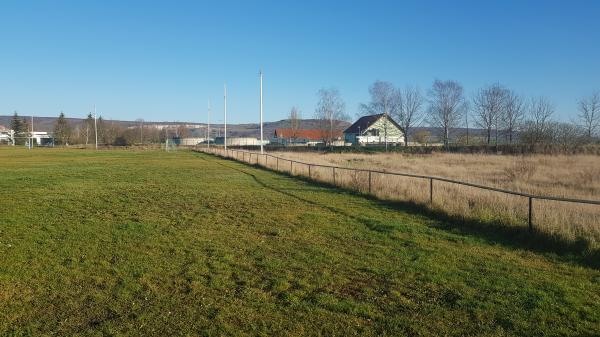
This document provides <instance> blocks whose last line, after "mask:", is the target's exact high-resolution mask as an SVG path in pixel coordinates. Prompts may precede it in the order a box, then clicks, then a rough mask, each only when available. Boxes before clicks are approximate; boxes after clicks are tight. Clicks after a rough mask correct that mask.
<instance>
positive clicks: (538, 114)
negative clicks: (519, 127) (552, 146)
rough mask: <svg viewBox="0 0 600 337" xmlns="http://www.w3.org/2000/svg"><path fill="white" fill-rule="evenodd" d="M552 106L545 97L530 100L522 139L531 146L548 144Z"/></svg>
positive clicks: (550, 136)
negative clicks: (542, 143)
mask: <svg viewBox="0 0 600 337" xmlns="http://www.w3.org/2000/svg"><path fill="white" fill-rule="evenodd" d="M552 115H554V106H553V105H552V103H550V101H549V100H548V99H547V98H545V97H538V98H532V99H531V103H530V104H529V120H528V121H526V123H525V125H524V130H523V132H522V137H521V138H522V139H523V140H524V141H525V142H528V143H531V144H537V143H541V142H550V141H551V138H552V135H551V122H552Z"/></svg>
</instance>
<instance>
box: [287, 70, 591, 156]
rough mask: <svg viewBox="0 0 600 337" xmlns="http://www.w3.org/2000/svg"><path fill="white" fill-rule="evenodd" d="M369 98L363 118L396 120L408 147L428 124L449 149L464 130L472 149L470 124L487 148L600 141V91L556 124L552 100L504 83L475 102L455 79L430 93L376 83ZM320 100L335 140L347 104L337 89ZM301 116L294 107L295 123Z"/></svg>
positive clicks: (479, 94)
mask: <svg viewBox="0 0 600 337" xmlns="http://www.w3.org/2000/svg"><path fill="white" fill-rule="evenodd" d="M369 94H370V96H371V100H370V101H369V102H368V103H364V104H361V105H360V107H359V111H360V112H359V117H360V116H363V115H372V114H385V115H387V116H389V117H391V118H392V119H394V120H395V121H396V122H397V123H398V125H400V128H401V130H402V132H403V133H404V134H405V135H406V137H405V145H408V142H409V136H410V135H411V130H412V128H414V127H416V126H423V125H428V126H431V127H436V128H439V129H440V130H441V137H440V138H441V139H440V140H441V142H443V143H444V145H446V146H447V145H448V144H449V143H450V139H451V131H453V130H455V129H458V128H464V130H465V131H466V133H465V134H463V135H462V136H463V137H461V138H462V139H464V142H466V144H469V128H470V127H471V125H470V124H469V123H470V121H471V123H473V124H474V126H476V127H477V128H478V129H482V130H483V132H484V139H483V141H484V142H485V143H487V144H492V143H493V144H499V143H500V142H505V143H511V144H512V143H513V142H515V141H517V140H518V141H519V142H522V143H529V144H539V143H558V144H563V145H568V144H583V143H589V142H593V141H597V140H598V137H599V136H600V135H599V132H600V92H596V93H594V94H592V95H590V96H587V97H584V98H582V99H581V100H579V102H578V110H579V114H578V115H577V116H573V117H574V118H573V120H572V121H570V122H559V121H557V120H555V118H554V117H555V108H554V105H553V104H552V103H551V102H550V100H549V99H547V98H545V97H532V98H529V99H527V98H525V97H524V96H522V95H520V94H518V93H516V92H515V91H514V90H511V89H508V88H506V87H505V86H503V85H501V84H499V83H494V84H491V85H488V86H486V87H484V88H481V89H479V90H478V91H477V92H476V93H475V94H474V95H473V97H472V98H471V99H468V98H467V97H466V95H465V92H464V88H463V86H462V85H461V84H460V83H458V82H456V81H452V80H448V81H441V80H436V81H434V82H433V85H432V86H431V88H430V89H429V90H428V91H427V93H426V94H423V93H422V92H421V91H420V90H419V88H417V87H413V86H407V87H405V88H403V89H399V88H396V87H395V86H394V85H393V84H392V83H390V82H385V81H376V82H374V83H373V84H372V85H371V86H370V87H369ZM317 96H318V98H319V100H318V103H317V108H316V109H315V118H317V119H318V120H319V121H321V124H322V126H323V129H326V130H329V134H330V138H331V136H333V130H334V129H335V127H336V123H337V121H341V120H347V119H348V116H347V114H346V112H345V104H344V101H343V100H342V98H341V96H340V93H339V91H338V90H337V89H335V88H331V89H321V90H319V92H318V93H317ZM297 115H298V111H297V109H296V108H294V109H293V111H292V114H291V115H290V119H295V118H297V117H295V116H297ZM473 138H474V137H471V143H473ZM478 138H480V137H478ZM500 138H502V139H500Z"/></svg>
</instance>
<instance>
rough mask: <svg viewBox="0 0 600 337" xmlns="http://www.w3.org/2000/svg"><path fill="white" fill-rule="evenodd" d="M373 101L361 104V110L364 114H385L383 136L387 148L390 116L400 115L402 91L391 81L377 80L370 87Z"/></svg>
mask: <svg viewBox="0 0 600 337" xmlns="http://www.w3.org/2000/svg"><path fill="white" fill-rule="evenodd" d="M369 94H370V95H371V101H370V102H369V103H367V104H361V105H360V110H361V111H362V115H378V114H383V115H384V116H385V117H386V118H385V119H384V121H383V138H384V141H385V146H386V150H387V138H388V137H387V136H388V135H387V131H388V123H389V120H388V117H389V116H399V115H400V113H401V107H402V96H401V95H402V93H401V92H400V91H399V90H397V89H396V88H394V85H393V84H392V83H390V82H384V81H375V83H373V84H372V85H371V86H370V87H369Z"/></svg>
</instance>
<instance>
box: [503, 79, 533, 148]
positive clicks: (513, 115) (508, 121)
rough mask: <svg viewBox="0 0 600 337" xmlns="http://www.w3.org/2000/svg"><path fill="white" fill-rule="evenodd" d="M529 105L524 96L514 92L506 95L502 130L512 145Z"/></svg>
mask: <svg viewBox="0 0 600 337" xmlns="http://www.w3.org/2000/svg"><path fill="white" fill-rule="evenodd" d="M526 110H527V104H526V103H525V99H523V97H522V96H520V95H518V94H516V93H515V92H513V91H509V92H508V93H507V95H506V102H505V108H504V112H503V114H502V118H501V119H502V128H503V129H504V133H505V135H506V137H507V138H508V142H509V143H510V144H512V142H513V139H514V136H515V132H516V131H517V130H518V129H519V126H520V125H521V124H522V123H523V119H524V118H525V112H526Z"/></svg>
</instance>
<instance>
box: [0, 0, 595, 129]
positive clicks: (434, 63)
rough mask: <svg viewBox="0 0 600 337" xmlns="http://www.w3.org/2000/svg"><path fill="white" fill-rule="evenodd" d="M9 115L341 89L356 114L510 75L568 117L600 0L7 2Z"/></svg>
mask: <svg viewBox="0 0 600 337" xmlns="http://www.w3.org/2000/svg"><path fill="white" fill-rule="evenodd" d="M0 44H1V46H2V47H1V49H0V50H1V52H0V114H11V113H12V112H13V110H18V111H19V113H20V114H22V115H30V114H34V115H40V116H54V115H57V114H58V113H59V112H60V111H61V110H64V112H65V113H66V114H67V116H71V117H83V116H85V114H86V113H87V112H88V111H90V109H91V107H92V105H93V104H94V103H96V104H97V105H98V111H99V112H100V113H101V114H102V115H104V116H105V117H107V118H115V119H136V118H144V119H146V120H173V121H205V120H206V101H207V99H208V98H210V99H211V100H212V101H213V109H214V114H215V117H214V118H213V121H216V120H218V119H221V116H222V107H223V95H222V87H223V83H224V82H227V85H228V91H229V101H228V105H229V116H230V121H231V122H253V121H257V120H258V71H259V69H260V68H262V69H263V71H264V74H265V78H264V80H265V83H264V91H265V94H264V100H265V119H266V120H278V119H283V118H285V117H286V115H287V114H288V112H289V109H290V108H291V106H293V105H296V106H298V107H299V108H300V109H301V111H302V115H303V117H305V118H307V117H312V115H313V111H314V107H315V103H316V91H317V90H318V89H319V88H321V87H329V86H335V87H337V88H338V89H339V90H340V91H341V93H342V95H343V98H344V100H345V101H346V105H347V110H348V113H349V114H350V115H351V116H353V117H354V116H355V114H356V112H357V110H358V108H357V107H358V104H359V103H360V102H364V101H366V100H368V93H367V89H368V86H369V84H371V83H372V82H373V81H374V80H377V79H380V80H387V81H391V82H393V83H395V84H396V85H400V86H404V85H406V84H411V85H418V86H419V87H421V88H422V89H423V90H426V89H427V88H428V87H429V86H430V85H431V83H432V81H433V80H434V79H435V78H440V79H454V80H457V81H459V82H461V83H462V84H463V85H464V87H465V89H466V90H467V93H468V95H469V97H470V96H471V95H472V93H473V92H474V91H475V90H476V89H477V88H478V87H480V86H482V85H485V84H488V83H493V82H496V81H498V82H500V83H502V84H504V85H506V86H509V87H510V88H513V89H515V90H517V91H518V92H520V93H522V94H526V95H545V96H547V97H549V98H550V99H551V100H552V101H553V102H554V103H555V105H556V108H557V113H558V117H559V118H560V119H562V120H569V119H570V118H571V116H574V115H575V114H576V101H577V99H578V98H579V97H581V96H582V95H586V94H589V93H591V92H592V91H594V90H600V1H514V2H513V1H496V2H492V1H468V2H461V1H440V2H424V1H418V2H410V3H408V2H407V3H404V2H400V1H390V2H378V1H364V2H354V1H339V2H325V1H293V2H292V1H272V2H270V1H269V2H263V1H244V2H241V1H240V2H219V4H216V1H212V2H208V3H205V4H201V3H200V1H190V2H178V1H164V2H159V1H139V2H134V1H35V2H33V1H32V2H29V1H12V0H3V1H1V2H0Z"/></svg>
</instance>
